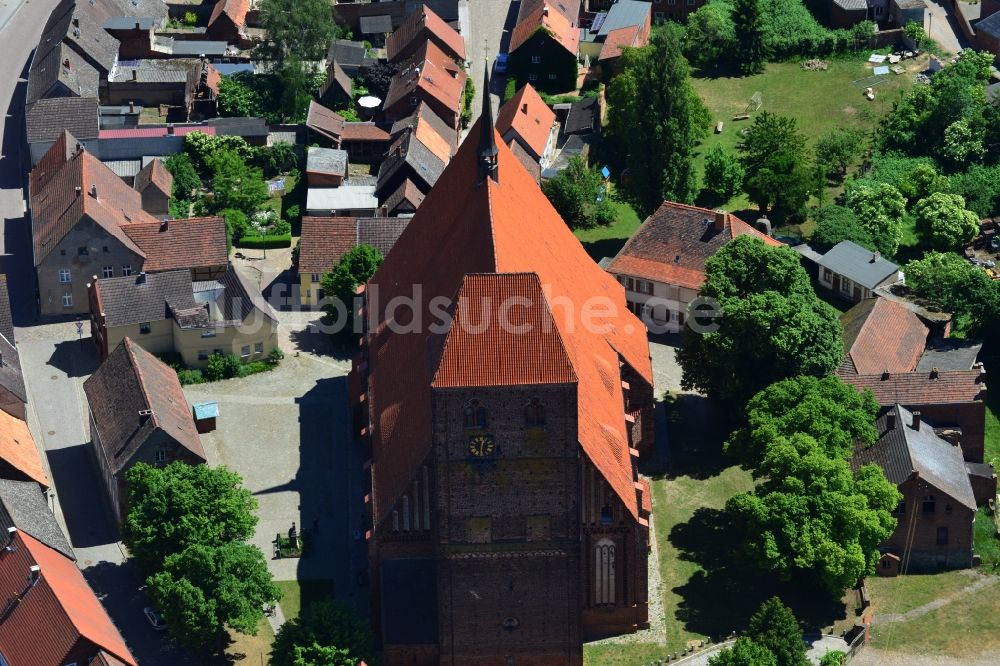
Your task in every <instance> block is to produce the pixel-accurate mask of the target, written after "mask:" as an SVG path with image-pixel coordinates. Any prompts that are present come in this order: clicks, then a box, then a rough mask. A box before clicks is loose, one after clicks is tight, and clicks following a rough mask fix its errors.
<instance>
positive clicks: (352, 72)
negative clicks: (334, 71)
mask: <svg viewBox="0 0 1000 666" xmlns="http://www.w3.org/2000/svg"><path fill="white" fill-rule="evenodd" d="M367 53H368V48H367V47H366V46H365V45H364V42H353V41H351V40H349V39H335V40H333V43H332V44H330V49H329V51H327V53H326V59H327V60H329V61H330V62H336V63H338V64H339V65H340V66H341V67H343V68H344V71H345V72H346V73H347V75H348V76H357V75H358V70H359V69H360V68H361V63H363V62H364V61H365V55H366V54H367Z"/></svg>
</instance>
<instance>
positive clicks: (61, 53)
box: [25, 42, 100, 104]
mask: <svg viewBox="0 0 1000 666" xmlns="http://www.w3.org/2000/svg"><path fill="white" fill-rule="evenodd" d="M99 85H100V74H98V72H97V70H96V69H94V67H93V66H92V65H91V64H90V63H89V62H87V61H86V60H84V59H83V58H82V57H80V55H79V54H78V53H77V52H76V51H74V50H73V49H72V48H70V47H69V46H67V45H66V44H64V43H62V42H60V43H59V44H58V45H57V46H56V47H55V48H51V49H49V50H48V51H47V52H46V53H44V54H42V55H40V56H39V57H38V58H36V59H34V60H33V61H32V62H31V70H30V71H29V72H28V92H27V96H26V99H25V103H26V104H31V103H33V102H35V101H37V100H39V99H40V98H42V97H69V96H73V97H97V93H98V87H99Z"/></svg>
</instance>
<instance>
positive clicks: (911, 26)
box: [903, 21, 929, 49]
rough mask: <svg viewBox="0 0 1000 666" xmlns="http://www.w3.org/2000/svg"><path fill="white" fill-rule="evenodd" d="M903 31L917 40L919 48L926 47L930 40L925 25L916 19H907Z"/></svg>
mask: <svg viewBox="0 0 1000 666" xmlns="http://www.w3.org/2000/svg"><path fill="white" fill-rule="evenodd" d="M903 32H904V33H906V36H907V37H909V38H910V39H912V40H913V41H914V42H916V44H917V48H918V49H922V48H924V46H926V45H927V42H928V41H929V40H928V39H927V33H926V32H924V26H922V25H920V24H919V23H917V22H916V21H907V22H906V25H904V26H903Z"/></svg>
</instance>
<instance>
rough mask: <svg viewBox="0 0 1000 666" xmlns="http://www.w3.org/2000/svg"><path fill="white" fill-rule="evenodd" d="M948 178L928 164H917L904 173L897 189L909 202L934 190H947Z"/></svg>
mask: <svg viewBox="0 0 1000 666" xmlns="http://www.w3.org/2000/svg"><path fill="white" fill-rule="evenodd" d="M948 189H949V183H948V178H947V177H945V176H943V175H941V174H940V173H938V171H937V169H935V168H934V167H933V166H932V165H930V164H918V165H917V166H915V167H913V170H912V171H910V172H909V173H908V174H906V177H905V178H904V180H903V183H902V187H900V189H899V191H900V193H902V194H903V195H904V196H905V197H906V198H907V199H908V200H909V201H910V202H914V201H917V200H918V199H923V198H924V197H929V196H930V195H932V194H934V193H935V192H947V191H948Z"/></svg>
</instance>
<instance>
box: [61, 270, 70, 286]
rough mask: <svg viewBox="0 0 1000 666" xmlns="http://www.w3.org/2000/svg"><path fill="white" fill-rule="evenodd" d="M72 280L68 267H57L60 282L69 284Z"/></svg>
mask: <svg viewBox="0 0 1000 666" xmlns="http://www.w3.org/2000/svg"><path fill="white" fill-rule="evenodd" d="M72 281H73V278H72V276H71V275H70V272H69V269H68V268H60V269H59V282H61V283H62V284H69V283H70V282H72Z"/></svg>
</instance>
